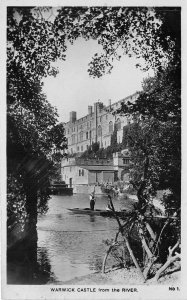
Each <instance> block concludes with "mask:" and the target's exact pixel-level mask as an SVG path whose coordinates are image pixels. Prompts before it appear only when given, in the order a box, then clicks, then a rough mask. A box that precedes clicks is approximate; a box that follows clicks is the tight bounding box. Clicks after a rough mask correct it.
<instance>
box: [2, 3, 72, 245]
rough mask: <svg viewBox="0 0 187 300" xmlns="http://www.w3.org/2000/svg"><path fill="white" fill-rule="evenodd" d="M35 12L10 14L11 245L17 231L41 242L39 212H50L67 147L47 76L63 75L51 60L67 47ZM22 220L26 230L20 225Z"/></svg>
mask: <svg viewBox="0 0 187 300" xmlns="http://www.w3.org/2000/svg"><path fill="white" fill-rule="evenodd" d="M32 9H33V8H30V7H28V8H12V7H9V8H8V11H7V12H8V14H7V16H8V18H7V166H8V199H7V200H8V233H9V235H8V243H9V245H10V246H11V245H12V242H13V240H12V238H13V236H15V232H17V236H18V237H19V238H20V237H23V238H26V237H27V236H26V235H27V234H29V237H30V238H31V237H33V238H34V239H35V237H36V234H35V232H36V222H37V210H38V211H40V212H44V211H46V209H47V205H46V203H47V200H48V198H49V194H48V192H47V189H48V186H49V180H50V178H51V176H52V175H53V174H54V173H55V170H56V166H57V164H58V163H59V161H60V159H61V152H62V151H63V149H64V148H66V138H65V136H64V128H63V125H62V124H61V123H58V118H57V117H58V114H57V111H56V109H54V108H53V107H52V106H51V105H50V104H49V103H48V102H47V100H46V96H45V95H44V94H43V93H42V79H43V77H45V76H47V75H53V76H55V75H56V74H57V70H55V69H54V68H53V67H52V66H51V62H52V61H55V60H56V58H57V57H60V58H62V59H63V58H64V51H65V50H66V47H65V44H64V43H62V42H61V43H60V44H58V43H57V42H56V41H55V39H54V38H53V23H51V22H48V21H46V20H45V19H43V18H42V19H38V18H35V17H34V14H33V11H32ZM16 222H17V223H18V224H20V227H19V226H16V227H15V224H16ZM18 229H19V230H18ZM26 232H27V234H26ZM28 240H29V238H28ZM14 242H15V241H14Z"/></svg>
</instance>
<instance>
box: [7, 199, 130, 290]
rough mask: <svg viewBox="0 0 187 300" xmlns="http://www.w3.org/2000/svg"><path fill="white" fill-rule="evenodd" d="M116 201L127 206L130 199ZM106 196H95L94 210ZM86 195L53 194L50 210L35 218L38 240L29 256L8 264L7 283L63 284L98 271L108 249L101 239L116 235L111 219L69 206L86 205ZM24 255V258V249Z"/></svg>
mask: <svg viewBox="0 0 187 300" xmlns="http://www.w3.org/2000/svg"><path fill="white" fill-rule="evenodd" d="M125 201H126V202H125V204H124V202H122V200H121V199H120V200H118V199H116V200H115V203H114V205H115V207H116V208H117V209H118V208H120V207H122V206H123V207H124V206H125V207H129V206H130V205H131V203H130V202H128V201H127V200H125ZM106 202H107V199H106V198H105V197H97V202H96V204H97V207H96V208H97V209H104V208H105V207H106ZM88 204H89V199H88V195H73V196H53V198H52V199H51V200H50V201H49V210H48V212H47V214H46V215H44V216H41V217H40V218H39V220H38V225H37V233H38V242H37V244H36V243H35V245H33V249H32V251H31V253H32V257H31V254H30V257H29V259H26V260H24V261H23V259H21V260H15V256H14V255H13V257H14V259H13V260H12V261H9V264H8V283H11V284H51V283H53V284H54V283H58V284H59V283H63V282H65V281H68V280H71V279H73V278H75V277H78V276H83V275H87V274H90V273H93V272H96V271H99V270H101V267H102V261H103V257H104V254H105V251H106V249H107V246H106V245H105V243H103V240H106V239H111V238H113V237H114V236H115V231H116V229H117V223H116V221H115V220H114V219H113V218H105V217H102V216H98V215H76V214H72V212H70V211H69V210H68V208H73V207H79V208H85V207H88ZM23 257H27V258H28V255H26V252H25V251H23Z"/></svg>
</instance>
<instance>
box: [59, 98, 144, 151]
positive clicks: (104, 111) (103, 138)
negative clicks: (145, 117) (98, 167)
mask: <svg viewBox="0 0 187 300" xmlns="http://www.w3.org/2000/svg"><path fill="white" fill-rule="evenodd" d="M137 95H138V94H137V93H135V94H133V95H131V96H129V97H127V98H125V99H122V100H120V101H118V102H116V103H114V104H112V105H109V106H107V107H106V106H103V104H102V103H101V102H96V103H95V104H94V110H93V109H92V108H91V106H89V107H88V112H89V114H88V115H86V116H84V117H82V118H80V119H78V120H76V116H75V115H76V113H75V112H71V113H70V121H69V122H67V123H65V124H64V127H65V135H66V137H67V140H68V152H69V153H70V154H73V153H77V152H84V151H85V150H87V149H88V147H89V146H90V145H92V143H94V142H99V143H100V147H103V148H107V147H108V146H110V141H111V135H112V131H111V130H110V129H111V126H110V124H112V128H113V129H114V124H115V123H116V122H118V121H119V120H120V122H121V128H119V130H118V132H117V141H118V143H121V142H122V137H123V127H124V126H125V125H127V124H128V122H129V120H128V119H127V118H126V117H123V116H119V115H113V112H114V111H115V110H116V109H118V108H120V107H121V103H122V102H127V101H134V100H135V99H136V98H137ZM96 129H97V130H96Z"/></svg>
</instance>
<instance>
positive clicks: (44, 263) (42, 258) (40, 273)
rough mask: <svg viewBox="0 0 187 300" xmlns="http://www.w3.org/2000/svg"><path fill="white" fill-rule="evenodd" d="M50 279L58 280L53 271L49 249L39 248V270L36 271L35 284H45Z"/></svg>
mask: <svg viewBox="0 0 187 300" xmlns="http://www.w3.org/2000/svg"><path fill="white" fill-rule="evenodd" d="M49 281H53V282H54V281H56V278H55V275H54V273H53V272H51V265H50V261H49V258H48V254H47V249H45V248H39V249H38V257H37V270H36V273H35V284H45V283H48V282H49Z"/></svg>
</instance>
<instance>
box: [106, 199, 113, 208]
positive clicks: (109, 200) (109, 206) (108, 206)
mask: <svg viewBox="0 0 187 300" xmlns="http://www.w3.org/2000/svg"><path fill="white" fill-rule="evenodd" d="M111 201H112V197H111V196H110V195H108V203H107V206H106V210H107V211H112V206H111Z"/></svg>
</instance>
